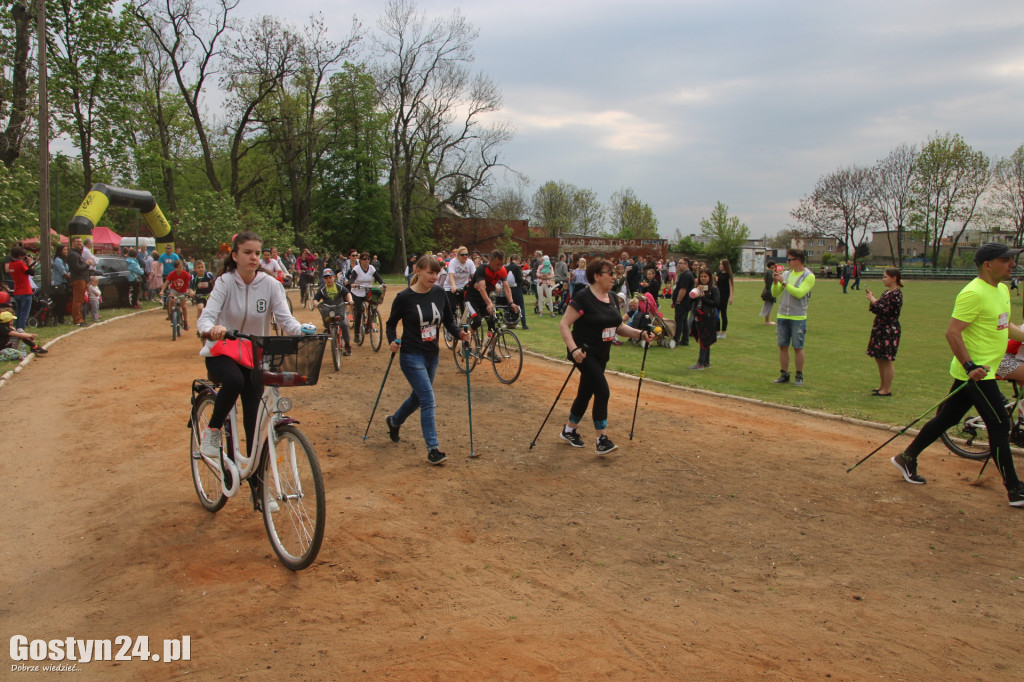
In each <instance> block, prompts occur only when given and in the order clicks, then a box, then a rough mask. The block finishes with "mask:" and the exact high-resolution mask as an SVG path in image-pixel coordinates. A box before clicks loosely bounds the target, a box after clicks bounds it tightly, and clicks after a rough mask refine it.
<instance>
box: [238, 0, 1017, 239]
mask: <svg viewBox="0 0 1024 682" xmlns="http://www.w3.org/2000/svg"><path fill="white" fill-rule="evenodd" d="M383 5H384V3H383V2H382V1H381V0H376V1H372V2H371V1H369V0H356V1H355V2H344V0H342V1H340V2H330V3H328V2H323V1H322V0H320V1H318V0H289V1H288V2H286V3H281V2H271V1H270V0H241V3H240V6H239V13H240V15H243V16H250V15H255V14H261V13H266V14H275V15H277V16H279V17H284V18H287V19H288V20H290V21H293V22H294V23H296V24H302V23H304V21H305V19H306V18H307V17H308V16H309V15H310V14H311V13H313V12H316V11H319V12H322V13H323V14H324V16H325V18H326V19H327V21H328V23H329V24H330V25H331V26H332V27H333V28H334V29H335V30H336V31H337V35H338V37H341V35H342V34H345V33H347V31H348V29H349V27H350V23H351V18H352V17H353V15H354V16H356V17H357V18H358V19H359V20H360V21H361V22H362V24H363V25H364V27H365V28H366V29H367V30H370V31H372V30H374V28H375V26H376V22H377V19H378V17H379V15H380V12H381V9H382V7H383ZM283 7H284V8H287V12H284V11H282V8H283ZM418 7H419V8H420V9H421V10H423V11H424V12H426V13H427V14H429V15H432V16H440V17H444V16H448V15H450V14H451V12H452V11H453V10H454V9H456V8H458V9H460V10H461V11H462V12H463V13H464V14H465V16H466V18H467V19H468V20H469V21H470V22H471V23H472V24H474V25H475V26H476V27H477V28H478V29H479V31H480V37H479V38H478V39H477V41H476V43H475V48H476V62H475V65H474V68H475V69H476V70H479V71H481V72H483V73H485V74H487V75H488V76H490V77H491V78H492V79H493V80H494V81H495V83H497V85H498V86H499V87H500V88H501V91H502V93H503V96H504V110H503V111H502V113H501V117H502V118H504V119H505V120H507V121H509V122H511V123H512V125H513V126H514V128H515V130H516V134H515V137H514V138H513V140H512V142H511V143H509V144H508V145H507V146H506V148H505V151H504V158H505V160H506V162H507V163H508V164H509V165H510V166H512V167H513V168H515V169H516V170H518V171H520V172H522V173H524V174H526V175H527V176H528V177H529V179H530V181H531V185H530V187H529V188H528V189H527V193H528V196H531V197H532V194H533V192H534V191H535V190H536V188H537V187H538V186H539V185H540V184H542V183H544V182H546V181H547V180H564V181H566V182H570V183H572V184H574V185H577V186H579V187H588V188H591V189H593V190H595V191H596V192H597V194H598V196H599V198H600V199H601V200H602V201H603V202H607V200H608V198H609V197H610V196H611V194H612V192H614V191H615V190H617V189H620V188H622V187H625V186H628V187H632V188H633V189H634V190H635V192H636V194H637V195H638V196H639V197H640V199H641V200H642V201H645V202H647V203H648V204H650V206H651V207H652V208H653V209H654V212H655V215H657V217H658V220H659V225H660V230H661V234H662V236H664V237H672V235H673V234H674V233H675V231H676V230H677V229H678V230H679V232H680V233H682V234H683V235H686V234H690V233H696V232H699V222H700V219H701V218H702V217H706V216H708V215H709V214H710V213H711V210H712V208H713V207H714V205H715V202H716V201H722V202H724V203H725V204H727V205H728V206H729V208H730V213H731V214H733V215H737V216H739V217H740V219H741V220H742V221H743V222H745V223H746V224H747V225H748V226H749V227H750V232H751V235H752V236H755V237H758V236H761V235H772V234H775V233H776V232H778V231H779V230H782V229H785V228H786V227H787V226H788V225H789V224H790V223H791V219H790V217H789V212H790V210H791V209H792V208H794V207H795V206H796V205H797V203H798V202H799V200H800V198H801V197H802V196H803V195H805V194H807V193H809V192H810V191H811V189H812V188H813V186H814V183H815V181H816V180H817V179H818V178H819V177H820V176H822V175H824V174H825V173H828V172H830V171H832V170H835V169H837V168H839V167H842V166H846V165H851V164H863V165H870V164H872V163H874V162H875V161H876V160H877V159H879V158H881V157H883V156H885V155H886V154H887V153H888V152H889V151H890V150H891V149H892V148H893V147H895V146H897V145H899V144H901V143H904V142H906V143H916V144H920V143H922V142H925V141H926V140H927V138H928V137H929V136H930V135H933V134H935V133H936V132H939V133H945V132H947V131H948V132H954V133H960V134H961V135H962V136H963V137H964V139H965V140H966V141H967V142H968V143H969V144H971V145H972V146H974V147H975V148H977V149H980V150H982V151H984V152H985V153H987V154H988V155H990V156H1006V155H1008V154H1010V153H1012V152H1013V150H1014V149H1016V148H1017V147H1018V146H1020V145H1021V144H1024V2H1022V1H1021V0H974V1H973V2H964V1H963V0H958V1H953V0H919V1H916V0H887V1H875V0H856V1H853V0H816V1H808V2H803V1H797V0H786V1H781V0H779V1H771V0H706V1H705V0H671V1H661V0H633V1H632V2H627V1H623V0H590V1H585V0H543V1H537V0H511V1H510V0H501V1H497V0H474V1H473V2H465V3H459V2H456V1H454V0H420V1H419V2H418Z"/></svg>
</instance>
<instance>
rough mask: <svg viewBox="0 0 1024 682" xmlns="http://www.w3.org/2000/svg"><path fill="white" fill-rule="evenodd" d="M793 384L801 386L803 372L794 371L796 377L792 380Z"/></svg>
mask: <svg viewBox="0 0 1024 682" xmlns="http://www.w3.org/2000/svg"><path fill="white" fill-rule="evenodd" d="M793 385H794V386H803V385H804V373H803V372H797V373H796V379H795V380H794V381H793Z"/></svg>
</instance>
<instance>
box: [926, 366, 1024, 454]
mask: <svg viewBox="0 0 1024 682" xmlns="http://www.w3.org/2000/svg"><path fill="white" fill-rule="evenodd" d="M1009 384H1010V386H1011V389H1012V392H1013V396H1012V397H1007V396H1005V395H1004V396H1003V402H1004V405H1005V406H1006V411H1007V412H1008V413H1009V414H1010V447H1011V449H1012V450H1013V452H1014V454H1022V453H1024V450H1022V449H1024V390H1022V387H1021V386H1020V385H1019V384H1017V382H1016V381H1010V382H1009ZM940 409H941V407H940ZM940 438H941V439H942V442H943V443H944V444H945V446H946V447H947V448H949V449H950V450H951V451H953V452H954V453H956V454H957V455H959V456H960V457H964V458H966V459H973V460H976V461H979V462H981V461H984V460H986V459H988V458H989V455H990V453H989V447H988V429H987V428H986V427H985V421H984V420H983V419H982V418H981V415H979V414H978V411H977V410H976V409H974V408H973V407H972V408H971V409H970V410H969V411H968V412H967V414H965V415H964V416H963V418H962V419H961V420H960V421H959V422H958V423H957V424H956V425H955V426H952V427H950V428H949V429H947V430H946V431H944V432H943V433H942V435H941V436H940Z"/></svg>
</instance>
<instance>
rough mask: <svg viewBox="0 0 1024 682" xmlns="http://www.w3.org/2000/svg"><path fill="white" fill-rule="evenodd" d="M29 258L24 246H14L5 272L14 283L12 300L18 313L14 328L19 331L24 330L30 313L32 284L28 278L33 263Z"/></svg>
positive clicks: (33, 265)
mask: <svg viewBox="0 0 1024 682" xmlns="http://www.w3.org/2000/svg"><path fill="white" fill-rule="evenodd" d="M31 258H32V257H31V256H29V255H28V252H27V251H26V250H25V247H24V246H15V247H14V248H12V249H11V262H10V263H8V264H7V272H8V273H9V274H10V275H11V280H13V281H14V292H13V295H12V298H13V299H14V305H15V306H16V307H15V310H17V311H18V313H17V320H18V321H17V323H15V325H14V328H15V329H17V330H19V331H24V330H25V325H26V324H28V316H29V313H31V312H32V284H31V283H30V282H29V277H31V276H32V274H33V267H35V263H34V262H33V261H32V260H31Z"/></svg>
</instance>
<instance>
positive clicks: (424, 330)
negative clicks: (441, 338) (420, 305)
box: [420, 325, 437, 341]
mask: <svg viewBox="0 0 1024 682" xmlns="http://www.w3.org/2000/svg"><path fill="white" fill-rule="evenodd" d="M420 339H422V340H423V341H436V340H437V327H436V326H435V325H428V326H426V327H420Z"/></svg>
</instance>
